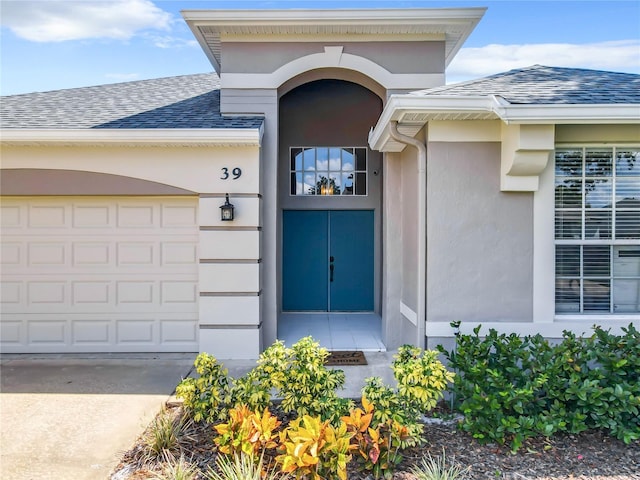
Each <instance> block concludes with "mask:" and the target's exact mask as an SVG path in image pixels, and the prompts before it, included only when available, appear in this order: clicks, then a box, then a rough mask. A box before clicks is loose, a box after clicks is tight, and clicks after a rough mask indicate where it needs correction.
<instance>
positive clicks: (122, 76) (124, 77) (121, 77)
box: [105, 73, 140, 82]
mask: <svg viewBox="0 0 640 480" xmlns="http://www.w3.org/2000/svg"><path fill="white" fill-rule="evenodd" d="M105 77H107V78H109V79H111V80H116V81H118V82H131V81H133V80H137V79H139V78H140V74H139V73H107V74H106V75H105Z"/></svg>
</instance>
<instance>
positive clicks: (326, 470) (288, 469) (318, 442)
mask: <svg viewBox="0 0 640 480" xmlns="http://www.w3.org/2000/svg"><path fill="white" fill-rule="evenodd" d="M351 437H352V435H351V433H350V432H348V431H347V426H346V424H344V423H343V422H341V423H340V425H339V426H338V427H333V426H332V425H331V423H330V422H329V420H324V421H323V420H321V419H320V417H317V416H316V417H311V416H309V415H302V416H300V417H298V418H297V419H295V420H292V421H291V423H290V424H289V426H288V427H287V428H286V429H285V430H283V431H282V432H281V433H280V446H279V448H278V450H279V451H280V455H278V456H277V457H276V461H277V462H278V463H279V464H280V465H281V469H282V471H283V472H285V473H291V474H293V475H295V477H296V478H304V479H306V480H324V479H340V480H347V463H349V461H350V460H351V454H350V450H351V447H350V440H351Z"/></svg>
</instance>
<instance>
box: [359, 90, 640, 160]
mask: <svg viewBox="0 0 640 480" xmlns="http://www.w3.org/2000/svg"><path fill="white" fill-rule="evenodd" d="M478 112H487V113H493V114H495V115H496V117H497V118H499V119H500V120H502V121H503V122H505V123H507V124H516V123H518V124H615V123H619V124H637V123H640V105H638V104H594V105H571V104H567V105H513V104H509V103H507V102H505V101H504V100H502V99H501V98H500V97H496V96H476V97H472V96H469V97H459V96H458V97H456V96H446V95H438V96H435V95H434V96H424V97H420V96H417V95H411V94H408V95H392V96H391V98H390V99H389V101H388V102H387V105H386V106H385V108H384V110H383V111H382V114H381V116H380V119H379V120H378V123H377V124H376V126H375V127H374V128H373V129H372V130H371V132H370V134H369V145H370V146H371V148H372V149H374V150H381V149H383V148H384V145H385V144H386V143H387V142H388V141H389V139H390V134H389V132H388V125H389V122H391V121H398V122H402V118H403V117H404V116H405V115H408V114H423V115H426V116H427V117H428V116H439V117H441V116H442V115H446V114H451V115H452V116H455V115H459V114H464V113H478ZM427 121H428V118H427V119H425V120H423V121H422V122H421V123H422V124H425V123H427Z"/></svg>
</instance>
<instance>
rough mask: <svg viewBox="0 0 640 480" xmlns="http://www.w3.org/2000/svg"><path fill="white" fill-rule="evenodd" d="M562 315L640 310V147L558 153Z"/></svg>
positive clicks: (558, 261) (558, 292) (558, 262)
mask: <svg viewBox="0 0 640 480" xmlns="http://www.w3.org/2000/svg"><path fill="white" fill-rule="evenodd" d="M555 239H556V240H555V243H556V254H555V258H556V260H555V261H556V313H558V314H571V313H585V314H588V313H593V314H597V313H601V314H603V313H618V314H624V313H627V314H633V313H638V312H640V147H634V148H629V147H613V148H611V147H609V148H592V147H580V148H560V149H556V152H555Z"/></svg>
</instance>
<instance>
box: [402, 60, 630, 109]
mask: <svg viewBox="0 0 640 480" xmlns="http://www.w3.org/2000/svg"><path fill="white" fill-rule="evenodd" d="M413 94H414V95H420V96H430V95H452V96H477V95H480V96H484V95H499V96H500V97H502V98H504V99H505V100H506V101H507V102H509V103H511V104H547V105H549V104H616V103H625V104H636V103H637V104H640V75H636V74H632V73H616V72H605V71H599V70H585V69H580V68H557V67H545V66H543V65H533V66H531V67H527V68H519V69H516V70H511V71H508V72H505V73H498V74H496V75H491V76H489V77H485V78H480V79H478V80H471V81H468V82H462V83H457V84H452V85H446V86H443V87H436V88H430V89H427V90H420V91H417V92H413Z"/></svg>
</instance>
